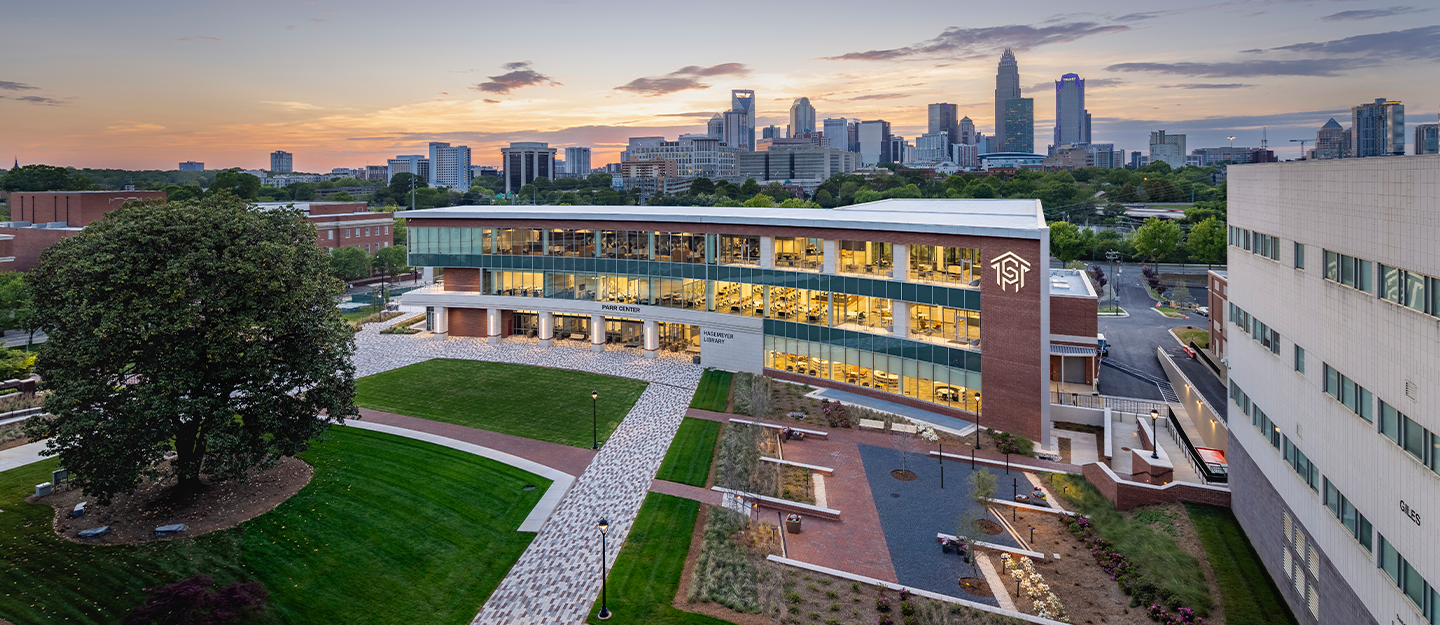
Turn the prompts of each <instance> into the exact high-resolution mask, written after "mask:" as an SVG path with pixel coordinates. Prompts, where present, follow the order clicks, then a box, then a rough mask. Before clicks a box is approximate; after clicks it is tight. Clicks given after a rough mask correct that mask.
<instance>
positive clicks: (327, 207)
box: [310, 202, 370, 215]
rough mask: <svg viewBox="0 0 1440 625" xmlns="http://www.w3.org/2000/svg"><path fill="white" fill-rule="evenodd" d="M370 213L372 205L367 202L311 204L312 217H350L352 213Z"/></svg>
mask: <svg viewBox="0 0 1440 625" xmlns="http://www.w3.org/2000/svg"><path fill="white" fill-rule="evenodd" d="M369 211H370V205H369V204H366V203H365V202H334V203H330V202H311V203H310V214H311V215H348V214H350V213H365V212H369Z"/></svg>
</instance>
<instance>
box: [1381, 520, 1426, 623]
mask: <svg viewBox="0 0 1440 625" xmlns="http://www.w3.org/2000/svg"><path fill="white" fill-rule="evenodd" d="M1380 570H1382V571H1385V574H1386V575H1388V576H1389V577H1390V581H1392V582H1395V586H1396V587H1397V588H1399V589H1400V592H1401V593H1403V594H1404V595H1405V597H1406V598H1408V599H1410V601H1412V602H1414V604H1415V607H1416V608H1419V609H1420V610H1421V611H1422V612H1423V613H1424V614H1426V615H1427V618H1429V620H1430V622H1431V623H1434V622H1436V620H1437V619H1436V616H1440V615H1437V614H1436V610H1435V608H1436V606H1435V605H1434V601H1435V596H1436V592H1435V589H1434V588H1432V587H1431V586H1430V584H1429V583H1427V582H1426V581H1425V578H1423V577H1420V573H1419V572H1418V571H1416V570H1415V567H1414V566H1412V565H1411V564H1410V562H1409V561H1408V560H1406V559H1405V556H1403V555H1400V552H1399V550H1397V549H1395V545H1394V544H1393V543H1391V542H1390V541H1388V540H1386V539H1385V536H1384V535H1383V534H1381V535H1380ZM1427 604H1429V605H1427Z"/></svg>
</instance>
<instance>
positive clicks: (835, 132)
mask: <svg viewBox="0 0 1440 625" xmlns="http://www.w3.org/2000/svg"><path fill="white" fill-rule="evenodd" d="M824 123H825V128H824V130H823V132H824V133H825V147H827V148H836V149H840V150H849V149H850V139H849V137H850V131H849V124H850V120H848V119H845V118H844V117H841V118H838V119H827V120H825V122H824Z"/></svg>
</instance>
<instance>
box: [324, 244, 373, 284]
mask: <svg viewBox="0 0 1440 625" xmlns="http://www.w3.org/2000/svg"><path fill="white" fill-rule="evenodd" d="M370 267H371V264H370V255H369V254H366V253H365V250H363V249H360V248H358V247H337V248H335V249H334V250H332V251H331V252H330V274H331V275H333V276H335V277H336V278H339V279H341V280H344V281H346V282H349V281H351V280H363V279H365V278H368V277H370Z"/></svg>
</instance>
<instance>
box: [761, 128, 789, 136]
mask: <svg viewBox="0 0 1440 625" xmlns="http://www.w3.org/2000/svg"><path fill="white" fill-rule="evenodd" d="M760 138H761V139H784V138H785V131H784V130H781V129H780V127H779V126H775V125H770V126H766V127H764V128H761V129H760Z"/></svg>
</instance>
